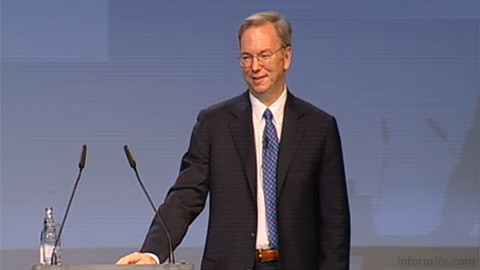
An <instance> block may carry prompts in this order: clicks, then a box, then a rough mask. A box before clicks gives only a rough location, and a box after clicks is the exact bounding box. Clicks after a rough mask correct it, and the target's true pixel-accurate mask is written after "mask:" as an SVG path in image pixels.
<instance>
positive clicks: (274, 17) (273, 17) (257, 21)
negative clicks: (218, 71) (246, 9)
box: [238, 11, 292, 47]
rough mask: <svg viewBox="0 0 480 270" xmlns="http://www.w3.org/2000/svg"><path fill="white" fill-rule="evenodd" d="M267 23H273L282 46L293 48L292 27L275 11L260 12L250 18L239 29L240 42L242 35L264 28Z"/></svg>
mask: <svg viewBox="0 0 480 270" xmlns="http://www.w3.org/2000/svg"><path fill="white" fill-rule="evenodd" d="M267 23H272V24H273V26H274V27H275V30H276V31H277V34H278V37H279V39H280V41H281V42H282V46H284V47H288V46H292V25H291V24H290V22H289V21H288V20H287V19H286V18H285V17H283V16H282V15H281V14H280V13H278V12H275V11H266V12H260V13H255V14H252V15H250V16H248V17H247V18H246V19H245V20H244V21H243V22H242V24H241V25H240V28H239V29H238V41H239V42H241V41H242V35H243V33H244V32H245V31H246V30H247V29H249V28H252V27H259V26H263V25H265V24H267Z"/></svg>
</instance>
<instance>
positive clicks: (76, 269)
mask: <svg viewBox="0 0 480 270" xmlns="http://www.w3.org/2000/svg"><path fill="white" fill-rule="evenodd" d="M31 270H193V264H189V263H176V264H160V265H114V264H103V265H102V264H98V265H34V266H33V267H32V268H31Z"/></svg>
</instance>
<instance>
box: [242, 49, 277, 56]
mask: <svg viewBox="0 0 480 270" xmlns="http://www.w3.org/2000/svg"><path fill="white" fill-rule="evenodd" d="M271 52H272V50H270V49H265V50H261V51H260V52H259V53H258V54H262V53H271ZM240 54H243V55H253V54H251V53H248V52H242V51H241V52H240Z"/></svg>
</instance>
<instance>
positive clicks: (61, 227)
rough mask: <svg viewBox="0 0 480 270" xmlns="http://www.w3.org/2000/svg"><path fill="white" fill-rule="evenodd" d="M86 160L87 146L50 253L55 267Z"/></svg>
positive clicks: (83, 147)
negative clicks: (59, 246)
mask: <svg viewBox="0 0 480 270" xmlns="http://www.w3.org/2000/svg"><path fill="white" fill-rule="evenodd" d="M86 160H87V146H86V145H83V146H82V154H81V156H80V162H79V163H78V168H79V170H78V176H77V180H76V181H75V185H74V186H73V190H72V194H71V195H70V200H69V201H68V205H67V209H66V210H65V214H63V220H62V223H61V225H60V230H59V231H58V237H57V240H55V245H54V246H53V251H52V259H51V261H50V263H51V264H52V265H57V248H58V244H59V243H60V239H61V237H62V232H63V227H64V226H65V222H66V220H67V216H68V212H69V211H70V206H72V202H73V196H74V195H75V192H76V191H77V186H78V182H79V181H80V177H82V171H83V168H85V161H86Z"/></svg>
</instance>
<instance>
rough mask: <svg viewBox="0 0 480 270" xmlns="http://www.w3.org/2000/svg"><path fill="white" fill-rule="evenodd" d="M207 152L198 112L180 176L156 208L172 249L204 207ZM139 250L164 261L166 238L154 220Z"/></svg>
mask: <svg viewBox="0 0 480 270" xmlns="http://www.w3.org/2000/svg"><path fill="white" fill-rule="evenodd" d="M209 149H210V146H209V140H208V133H207V125H206V121H205V117H204V113H203V112H200V114H199V116H198V119H197V123H196V124H195V127H194V129H193V132H192V136H191V139H190V146H189V148H188V151H187V153H186V154H185V155H184V156H183V158H182V162H181V166H180V174H179V176H178V178H177V180H176V182H175V184H174V185H173V186H172V187H171V188H170V190H169V191H168V193H167V196H166V198H165V201H164V203H163V204H162V205H161V206H160V207H159V209H158V212H159V214H160V215H161V217H162V219H163V220H164V223H165V226H166V228H167V230H168V231H169V232H170V235H171V238H172V242H173V248H174V249H175V248H176V247H177V246H178V245H179V244H180V242H181V241H182V239H183V237H184V236H185V234H186V232H187V229H188V226H189V225H190V224H191V223H192V222H193V220H194V219H195V218H196V217H197V216H198V215H199V214H200V212H201V211H202V210H203V208H204V207H205V201H206V198H207V195H208V191H209ZM140 251H141V252H150V253H154V254H156V255H157V256H158V257H159V259H160V261H161V262H164V261H165V260H166V259H167V258H168V254H169V245H168V240H167V236H166V234H165V232H164V230H163V228H162V226H161V224H160V222H158V221H157V220H156V219H155V218H154V219H153V221H152V224H151V226H150V230H149V232H148V234H147V237H146V239H145V241H144V243H143V246H142V248H141V250H140Z"/></svg>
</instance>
